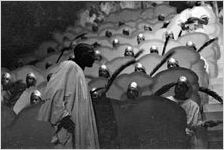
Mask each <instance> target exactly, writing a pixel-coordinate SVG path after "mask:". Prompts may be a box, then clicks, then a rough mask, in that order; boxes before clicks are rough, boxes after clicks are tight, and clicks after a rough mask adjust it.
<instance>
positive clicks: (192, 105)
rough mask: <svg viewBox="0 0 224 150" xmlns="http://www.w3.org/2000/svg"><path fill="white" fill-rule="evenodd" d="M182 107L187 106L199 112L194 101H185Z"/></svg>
mask: <svg viewBox="0 0 224 150" xmlns="http://www.w3.org/2000/svg"><path fill="white" fill-rule="evenodd" d="M184 105H188V106H190V107H191V108H192V109H195V110H199V106H198V104H197V103H196V102H195V101H193V100H191V99H188V100H186V101H185V102H184Z"/></svg>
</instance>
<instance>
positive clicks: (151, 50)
mask: <svg viewBox="0 0 224 150" xmlns="http://www.w3.org/2000/svg"><path fill="white" fill-rule="evenodd" d="M150 53H156V54H159V50H158V47H157V46H154V45H153V46H152V47H151V48H150Z"/></svg>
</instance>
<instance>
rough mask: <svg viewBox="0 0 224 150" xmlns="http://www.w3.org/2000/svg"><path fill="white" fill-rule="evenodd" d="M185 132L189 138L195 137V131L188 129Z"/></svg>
mask: <svg viewBox="0 0 224 150" xmlns="http://www.w3.org/2000/svg"><path fill="white" fill-rule="evenodd" d="M185 132H186V134H187V135H188V136H193V135H194V131H193V130H191V129H189V128H186V129H185Z"/></svg>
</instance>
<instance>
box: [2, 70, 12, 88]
mask: <svg viewBox="0 0 224 150" xmlns="http://www.w3.org/2000/svg"><path fill="white" fill-rule="evenodd" d="M1 82H2V83H1V84H2V87H3V89H6V88H7V87H9V85H10V84H11V82H12V76H11V74H10V73H8V72H5V73H3V74H2V81H1Z"/></svg>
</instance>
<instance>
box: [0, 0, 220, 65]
mask: <svg viewBox="0 0 224 150" xmlns="http://www.w3.org/2000/svg"><path fill="white" fill-rule="evenodd" d="M89 3H90V2H74V1H69V2H68V1H67V2H64V1H55V2H52V1H51V2H47V1H42V2H40V1H35V2H32V1H26V2H22V1H12V2H10V1H4V2H1V66H3V67H8V68H11V66H13V64H15V62H16V61H17V58H18V57H19V55H23V54H28V53H32V51H34V49H35V48H36V47H38V45H39V44H40V43H41V42H43V41H47V40H50V39H51V33H52V32H53V31H55V30H59V31H64V30H65V29H66V27H67V26H69V25H74V23H75V21H76V20H77V14H78V11H79V10H80V9H83V8H85V7H86V6H87V5H88V4H89ZM92 3H96V2H92ZM170 5H172V6H175V7H177V10H178V12H180V11H182V10H183V9H185V8H186V7H187V5H186V2H184V1H179V2H178V1H173V2H170ZM219 5H222V2H221V1H220V2H219Z"/></svg>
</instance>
